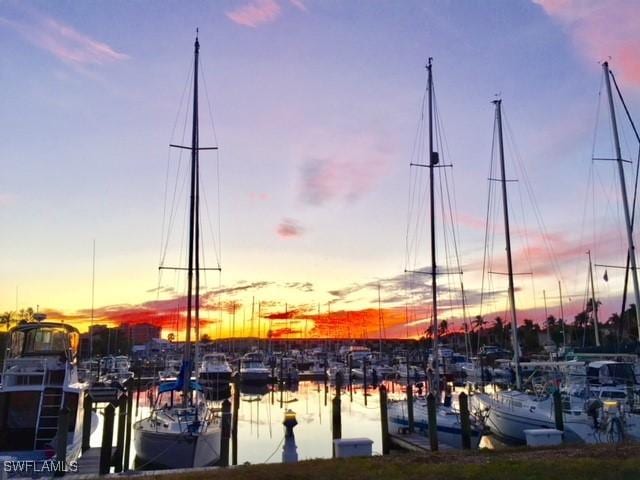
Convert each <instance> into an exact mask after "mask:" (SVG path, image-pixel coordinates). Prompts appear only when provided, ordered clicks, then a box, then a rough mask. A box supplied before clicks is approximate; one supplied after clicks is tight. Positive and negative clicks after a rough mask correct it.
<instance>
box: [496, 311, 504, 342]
mask: <svg viewBox="0 0 640 480" xmlns="http://www.w3.org/2000/svg"><path fill="white" fill-rule="evenodd" d="M493 331H494V333H495V336H496V338H497V339H499V340H498V346H499V347H501V348H502V347H504V321H503V320H502V318H500V317H496V318H495V320H494V321H493Z"/></svg>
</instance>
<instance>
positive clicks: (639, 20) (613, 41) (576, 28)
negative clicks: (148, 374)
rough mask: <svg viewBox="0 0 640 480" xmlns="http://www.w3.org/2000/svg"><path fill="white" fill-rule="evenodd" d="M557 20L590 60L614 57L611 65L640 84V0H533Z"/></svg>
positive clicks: (630, 80) (625, 76)
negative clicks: (639, 30)
mask: <svg viewBox="0 0 640 480" xmlns="http://www.w3.org/2000/svg"><path fill="white" fill-rule="evenodd" d="M533 1H534V2H535V3H537V4H539V5H540V6H541V7H542V8H543V9H544V11H545V12H546V13H547V15H549V16H550V17H552V18H553V19H555V20H556V21H558V22H559V23H560V25H562V27H563V28H564V29H565V30H566V31H567V33H568V34H569V35H570V37H571V39H572V41H573V43H574V44H575V46H576V47H577V48H578V50H579V51H580V53H581V54H582V55H583V56H584V57H585V58H586V60H587V61H588V62H592V63H593V64H594V65H596V64H595V62H596V61H599V60H606V59H607V58H609V57H612V64H613V65H612V66H613V67H614V68H616V69H617V70H619V71H620V72H621V75H622V76H623V77H624V78H625V80H627V81H628V82H633V83H634V84H635V85H638V86H640V57H638V51H640V33H639V32H638V24H640V2H637V1H633V0H610V1H608V2H603V1H601V0H533Z"/></svg>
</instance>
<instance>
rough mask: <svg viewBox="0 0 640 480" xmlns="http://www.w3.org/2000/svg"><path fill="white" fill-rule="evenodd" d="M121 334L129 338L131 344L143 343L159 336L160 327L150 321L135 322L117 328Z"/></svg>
mask: <svg viewBox="0 0 640 480" xmlns="http://www.w3.org/2000/svg"><path fill="white" fill-rule="evenodd" d="M118 330H119V331H120V332H121V333H120V334H121V335H124V336H125V337H126V338H128V339H129V343H130V344H131V345H132V346H133V345H145V344H147V343H149V342H150V341H151V340H152V339H154V338H159V337H160V332H161V329H160V327H156V326H155V325H152V324H151V323H137V324H133V325H122V326H121V327H120V328H119V329H118Z"/></svg>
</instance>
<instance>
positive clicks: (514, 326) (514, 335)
mask: <svg viewBox="0 0 640 480" xmlns="http://www.w3.org/2000/svg"><path fill="white" fill-rule="evenodd" d="M493 104H494V105H495V106H496V123H497V125H498V151H499V154H500V183H501V184H502V212H503V215H504V234H505V240H506V244H507V245H506V251H507V274H508V277H509V304H510V306H511V343H512V344H513V362H514V364H515V367H516V388H517V389H518V390H519V389H520V388H521V387H522V382H521V380H520V347H519V345H518V321H517V319H516V294H515V288H514V286H513V261H512V259H511V231H510V230H509V204H508V202H507V178H506V175H505V167H504V144H503V141H502V100H494V101H493Z"/></svg>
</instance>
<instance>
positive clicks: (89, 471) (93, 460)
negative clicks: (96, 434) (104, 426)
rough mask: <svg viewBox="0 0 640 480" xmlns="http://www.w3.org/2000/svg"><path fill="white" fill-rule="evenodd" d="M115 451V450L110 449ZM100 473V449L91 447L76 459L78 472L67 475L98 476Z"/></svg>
mask: <svg viewBox="0 0 640 480" xmlns="http://www.w3.org/2000/svg"><path fill="white" fill-rule="evenodd" d="M112 450H115V449H112ZM99 473H100V447H93V448H90V449H89V450H87V451H86V452H83V453H82V456H81V457H80V458H79V459H78V470H77V471H75V472H68V473H67V475H98V474H99Z"/></svg>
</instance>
